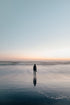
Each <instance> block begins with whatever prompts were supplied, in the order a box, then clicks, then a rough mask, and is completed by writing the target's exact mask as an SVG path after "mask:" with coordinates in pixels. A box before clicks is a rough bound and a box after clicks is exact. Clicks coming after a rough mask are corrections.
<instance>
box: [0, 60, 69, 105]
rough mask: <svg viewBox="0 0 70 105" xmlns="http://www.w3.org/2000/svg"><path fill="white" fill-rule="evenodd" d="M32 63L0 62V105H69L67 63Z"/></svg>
mask: <svg viewBox="0 0 70 105" xmlns="http://www.w3.org/2000/svg"><path fill="white" fill-rule="evenodd" d="M33 63H34V62H32V63H31V62H25V63H22V62H21V63H16V62H13V63H9V62H1V63H0V105H70V64H69V63H68V64H67V63H60V62H58V63H57V62H56V63H53V62H51V63H47V64H46V63H41V62H37V72H36V74H35V75H34V73H33ZM35 63H36V62H35Z"/></svg>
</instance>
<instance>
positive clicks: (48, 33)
mask: <svg viewBox="0 0 70 105" xmlns="http://www.w3.org/2000/svg"><path fill="white" fill-rule="evenodd" d="M40 58H42V59H47V58H50V59H51V58H62V59H65V58H70V0H0V60H9V59H10V60H11V59H40Z"/></svg>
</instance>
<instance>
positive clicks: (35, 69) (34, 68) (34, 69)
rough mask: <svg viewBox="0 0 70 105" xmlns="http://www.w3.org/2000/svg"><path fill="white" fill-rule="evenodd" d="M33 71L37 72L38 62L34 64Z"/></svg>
mask: <svg viewBox="0 0 70 105" xmlns="http://www.w3.org/2000/svg"><path fill="white" fill-rule="evenodd" d="M33 71H34V72H37V67H36V64H34V66H33Z"/></svg>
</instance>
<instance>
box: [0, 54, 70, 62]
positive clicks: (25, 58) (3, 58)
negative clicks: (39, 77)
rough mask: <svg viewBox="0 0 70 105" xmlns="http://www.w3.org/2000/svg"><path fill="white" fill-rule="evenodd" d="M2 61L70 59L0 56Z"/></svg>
mask: <svg viewBox="0 0 70 105" xmlns="http://www.w3.org/2000/svg"><path fill="white" fill-rule="evenodd" d="M0 60H22V61H23V60H49V61H50V60H55V61H56V60H70V58H50V57H23V56H8V55H7V56H0Z"/></svg>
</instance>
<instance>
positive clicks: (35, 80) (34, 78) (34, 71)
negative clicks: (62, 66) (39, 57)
mask: <svg viewBox="0 0 70 105" xmlns="http://www.w3.org/2000/svg"><path fill="white" fill-rule="evenodd" d="M36 72H37V67H36V64H34V66H33V84H34V86H36V84H37V79H36Z"/></svg>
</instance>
